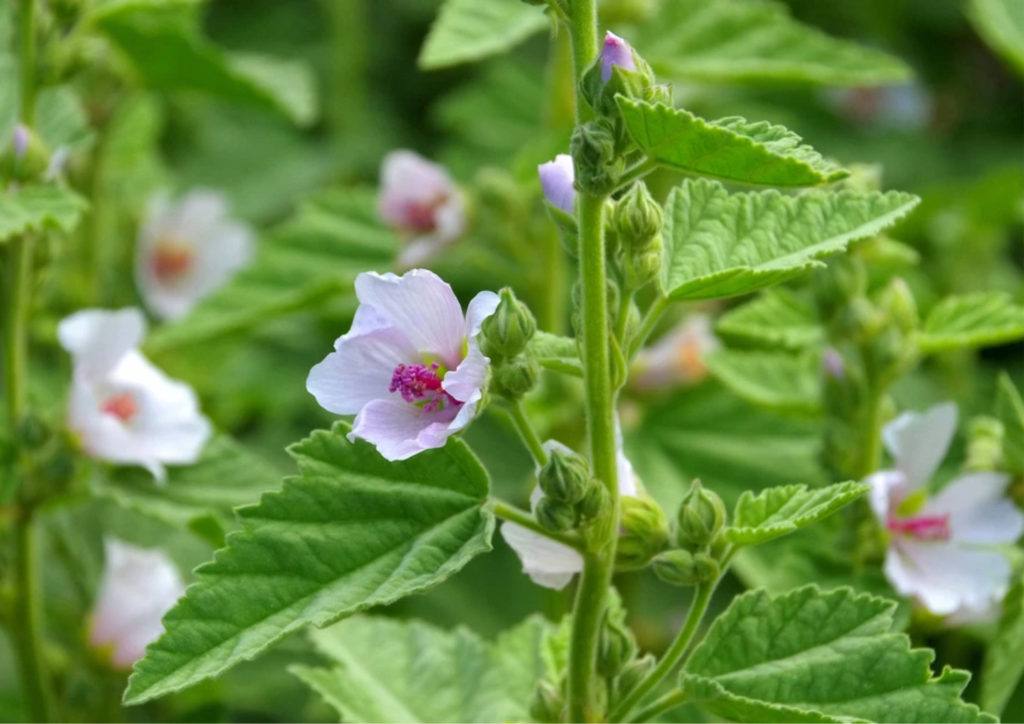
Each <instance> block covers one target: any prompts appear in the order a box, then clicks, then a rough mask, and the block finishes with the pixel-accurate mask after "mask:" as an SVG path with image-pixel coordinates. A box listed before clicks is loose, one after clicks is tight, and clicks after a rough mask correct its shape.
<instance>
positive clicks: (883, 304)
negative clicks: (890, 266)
mask: <svg viewBox="0 0 1024 724" xmlns="http://www.w3.org/2000/svg"><path fill="white" fill-rule="evenodd" d="M879 307H880V308H881V309H882V310H883V311H885V312H887V313H888V314H889V317H890V319H891V320H892V321H893V322H895V324H896V326H897V327H899V329H900V331H901V332H903V333H904V334H910V333H911V332H913V331H914V330H916V329H917V326H918V316H917V302H915V301H914V293H913V292H911V291H910V287H909V286H907V283H906V282H905V281H903V280H902V279H900V278H899V277H897V278H896V279H893V280H892V281H891V282H889V286H887V287H886V288H885V291H883V292H882V294H881V297H880V298H879Z"/></svg>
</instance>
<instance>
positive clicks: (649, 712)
mask: <svg viewBox="0 0 1024 724" xmlns="http://www.w3.org/2000/svg"><path fill="white" fill-rule="evenodd" d="M686 699H687V696H686V692H685V691H683V690H682V689H676V690H675V691H670V692H669V693H667V694H665V695H664V696H663V697H661V698H660V699H655V700H654V701H653V702H651V704H650V705H649V706H647V707H644V708H643V709H641V710H640V711H639V713H637V714H636V716H633V717H630V721H635V722H648V721H654V719H655V717H657V716H658V715H659V714H664V713H665V712H666V711H670V710H671V709H675V708H676V707H677V706H679V705H680V704H685V703H686Z"/></svg>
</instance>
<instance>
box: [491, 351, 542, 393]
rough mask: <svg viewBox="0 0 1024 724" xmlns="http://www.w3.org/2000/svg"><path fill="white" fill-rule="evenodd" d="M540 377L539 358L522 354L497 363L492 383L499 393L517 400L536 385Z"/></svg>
mask: <svg viewBox="0 0 1024 724" xmlns="http://www.w3.org/2000/svg"><path fill="white" fill-rule="evenodd" d="M539 379H540V365H539V364H538V363H537V360H535V359H533V358H532V357H525V356H522V355H520V356H518V357H514V358H512V359H508V360H504V361H502V362H500V363H498V364H497V365H495V367H494V377H493V378H492V379H491V384H492V385H493V389H494V392H496V393H497V394H499V395H502V396H503V397H507V398H508V399H510V400H516V399H519V398H520V397H522V396H523V395H525V394H526V393H528V392H530V390H532V389H533V388H534V387H536V386H537V380H539Z"/></svg>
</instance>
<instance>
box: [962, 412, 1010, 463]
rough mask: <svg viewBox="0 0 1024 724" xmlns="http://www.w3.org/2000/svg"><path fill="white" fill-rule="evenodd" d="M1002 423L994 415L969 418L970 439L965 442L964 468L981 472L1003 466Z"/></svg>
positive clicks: (1003, 435) (1003, 430)
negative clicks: (965, 457) (965, 458)
mask: <svg viewBox="0 0 1024 724" xmlns="http://www.w3.org/2000/svg"><path fill="white" fill-rule="evenodd" d="M1005 435H1006V431H1005V429H1004V428H1003V423H1001V422H1000V421H999V420H997V419H996V418H994V417H987V416H984V417H976V418H974V419H973V420H971V432H970V441H969V442H968V444H967V462H966V463H965V464H964V468H965V469H966V470H970V471H972V472H975V471H977V472H981V471H987V470H998V469H1000V468H1001V467H1002V466H1003V438H1004V437H1005Z"/></svg>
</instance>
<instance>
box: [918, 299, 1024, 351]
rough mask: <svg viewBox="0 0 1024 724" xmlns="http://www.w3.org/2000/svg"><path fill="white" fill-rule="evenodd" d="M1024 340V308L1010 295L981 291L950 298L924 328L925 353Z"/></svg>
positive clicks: (921, 342) (921, 341) (938, 306)
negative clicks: (1015, 302)
mask: <svg viewBox="0 0 1024 724" xmlns="http://www.w3.org/2000/svg"><path fill="white" fill-rule="evenodd" d="M1022 338H1024V307H1021V306H1018V305H1016V304H1014V303H1013V300H1012V299H1011V298H1010V295H1009V294H1005V293H1002V292H979V293H977V294H964V295H961V296H955V297H947V298H946V299H943V300H942V301H941V302H939V303H938V304H936V305H935V307H934V308H933V309H932V311H931V312H930V313H929V314H928V317H927V318H926V319H925V321H924V325H923V326H922V327H921V333H920V335H919V336H918V338H917V340H918V347H919V348H920V349H921V351H922V352H924V353H933V352H942V351H945V350H950V349H964V348H971V347H987V346H991V345H997V344H1005V343H1006V342H1012V341H1014V340H1018V339H1022Z"/></svg>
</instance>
